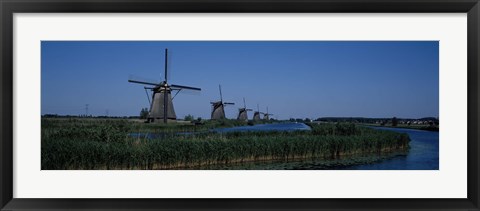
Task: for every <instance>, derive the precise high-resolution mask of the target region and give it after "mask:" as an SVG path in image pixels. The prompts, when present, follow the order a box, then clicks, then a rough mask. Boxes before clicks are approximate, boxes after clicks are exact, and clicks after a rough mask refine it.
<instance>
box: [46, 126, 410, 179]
mask: <svg viewBox="0 0 480 211" xmlns="http://www.w3.org/2000/svg"><path fill="white" fill-rule="evenodd" d="M48 121H49V120H42V152H41V153H42V169H50V170H53V169H183V168H194V169H195V166H207V165H218V164H230V163H247V162H254V161H266V160H276V161H281V162H289V161H292V160H296V159H309V158H322V159H326V160H328V159H337V158H340V157H342V156H345V155H352V154H367V153H368V154H379V153H388V152H394V151H398V150H403V151H405V150H408V147H409V145H408V143H409V141H410V139H409V138H408V136H407V135H406V134H402V133H396V132H391V131H379V130H375V129H371V128H366V127H361V126H357V125H354V124H321V125H311V127H312V130H311V131H291V132H286V131H269V132H228V133H211V132H210V133H199V134H192V135H188V136H183V135H175V133H176V132H181V131H182V130H185V128H182V127H178V128H177V127H174V126H167V128H158V127H161V126H159V125H156V128H153V126H152V125H148V124H147V125H148V126H146V127H149V129H150V130H149V131H152V129H154V131H163V132H168V133H167V134H169V135H166V136H165V137H162V138H161V139H146V138H140V137H137V138H133V137H131V136H129V135H128V134H129V133H131V132H134V131H137V129H138V127H143V125H135V124H132V123H130V122H128V121H111V120H110V121H70V122H63V123H62V124H58V123H57V122H48ZM150 127H152V128H150Z"/></svg>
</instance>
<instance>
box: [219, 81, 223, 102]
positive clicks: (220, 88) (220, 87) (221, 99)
mask: <svg viewBox="0 0 480 211" xmlns="http://www.w3.org/2000/svg"><path fill="white" fill-rule="evenodd" d="M218 90H220V101H222V102H223V97H222V86H221V85H220V84H218Z"/></svg>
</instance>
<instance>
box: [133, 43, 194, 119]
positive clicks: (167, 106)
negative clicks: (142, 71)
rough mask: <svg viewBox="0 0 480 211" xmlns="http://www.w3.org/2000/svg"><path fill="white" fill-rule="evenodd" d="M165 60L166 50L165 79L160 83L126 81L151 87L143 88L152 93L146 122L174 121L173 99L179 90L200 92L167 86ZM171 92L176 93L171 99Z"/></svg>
mask: <svg viewBox="0 0 480 211" xmlns="http://www.w3.org/2000/svg"><path fill="white" fill-rule="evenodd" d="M167 58H168V49H165V78H164V80H163V81H162V82H160V83H152V82H146V81H139V80H128V82H131V83H138V84H145V85H150V86H153V87H145V90H147V89H149V90H152V91H153V95H152V101H151V102H150V111H149V113H148V117H147V118H148V122H160V121H162V120H163V122H164V123H167V122H168V120H176V119H177V115H176V114H175V109H174V107H173V102H172V100H173V98H175V96H176V95H177V94H178V93H179V92H180V91H181V90H184V89H185V90H195V91H201V89H200V88H195V87H189V86H182V85H175V84H168V82H167V72H168V71H167ZM172 91H177V93H176V94H175V96H173V98H172Z"/></svg>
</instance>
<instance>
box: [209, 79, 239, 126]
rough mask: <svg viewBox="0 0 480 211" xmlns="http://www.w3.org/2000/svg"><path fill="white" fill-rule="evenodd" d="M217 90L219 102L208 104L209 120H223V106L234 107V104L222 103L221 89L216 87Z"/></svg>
mask: <svg viewBox="0 0 480 211" xmlns="http://www.w3.org/2000/svg"><path fill="white" fill-rule="evenodd" d="M218 89H219V90H220V101H216V102H210V104H212V114H211V119H217V120H218V119H225V106H226V105H235V103H227V102H223V96H222V87H221V86H220V85H218Z"/></svg>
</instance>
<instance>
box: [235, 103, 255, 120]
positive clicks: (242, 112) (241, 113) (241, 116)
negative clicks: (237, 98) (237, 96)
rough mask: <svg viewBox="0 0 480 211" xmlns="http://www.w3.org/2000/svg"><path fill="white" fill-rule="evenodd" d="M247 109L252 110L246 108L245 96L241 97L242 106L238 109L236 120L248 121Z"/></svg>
mask: <svg viewBox="0 0 480 211" xmlns="http://www.w3.org/2000/svg"><path fill="white" fill-rule="evenodd" d="M247 111H252V109H249V108H247V104H245V98H243V108H239V109H238V117H237V120H241V121H248V115H247Z"/></svg>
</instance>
